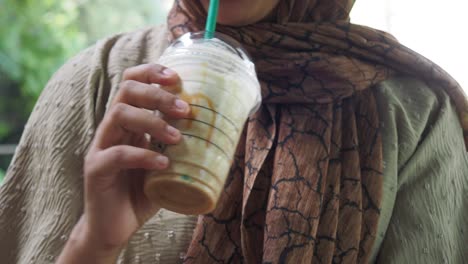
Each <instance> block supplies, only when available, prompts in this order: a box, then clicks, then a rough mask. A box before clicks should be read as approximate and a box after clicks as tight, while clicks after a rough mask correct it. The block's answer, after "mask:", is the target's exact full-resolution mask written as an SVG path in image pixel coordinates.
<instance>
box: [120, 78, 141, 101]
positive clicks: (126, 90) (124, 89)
mask: <svg viewBox="0 0 468 264" xmlns="http://www.w3.org/2000/svg"><path fill="white" fill-rule="evenodd" d="M137 84H138V82H137V81H134V80H125V81H123V82H121V83H120V89H119V93H120V96H121V97H127V96H128V95H129V94H130V93H131V92H132V90H133V88H134V87H135V86H136V85H137Z"/></svg>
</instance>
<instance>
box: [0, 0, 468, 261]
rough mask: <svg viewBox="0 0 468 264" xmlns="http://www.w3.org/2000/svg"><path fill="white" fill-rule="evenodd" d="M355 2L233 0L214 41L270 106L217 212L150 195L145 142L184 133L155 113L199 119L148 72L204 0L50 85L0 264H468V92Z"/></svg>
mask: <svg viewBox="0 0 468 264" xmlns="http://www.w3.org/2000/svg"><path fill="white" fill-rule="evenodd" d="M353 2H354V1H351V0H334V1H329V0H321V1H318V0H317V1H307V0H303V1H299V0H296V1H295V0H283V1H279V0H269V1H260V0H255V1H252V0H250V1H247V0H245V1H244V0H242V1H227V0H226V1H221V3H220V17H219V22H220V24H222V25H223V26H220V27H219V30H220V31H221V32H223V33H226V34H228V35H230V36H232V37H234V38H236V39H237V40H239V41H240V42H241V43H242V44H243V45H244V47H245V48H246V49H247V50H248V51H249V52H250V53H251V55H252V56H253V58H254V60H255V62H256V67H257V71H258V74H259V78H260V80H261V83H262V94H263V99H264V100H263V103H264V104H263V106H262V108H261V109H260V110H259V112H258V113H257V114H256V115H255V116H254V117H253V118H252V119H251V120H250V121H249V122H248V124H247V125H246V129H245V133H244V136H243V137H242V139H241V143H240V146H239V149H238V152H237V155H236V159H235V161H234V164H233V167H232V170H231V173H230V176H229V179H228V184H226V186H225V189H224V192H223V195H222V197H221V200H220V202H219V206H218V208H217V209H216V210H215V211H214V212H213V213H212V214H209V215H206V216H199V217H198V218H197V217H196V216H183V215H178V214H174V213H171V212H168V211H166V210H164V209H159V208H158V206H157V204H155V203H152V202H151V201H148V200H147V199H145V197H144V195H143V194H142V191H141V184H142V181H141V180H142V175H143V173H142V171H143V170H145V169H162V168H165V167H166V166H167V164H168V162H170V161H169V160H168V159H167V158H166V157H163V156H162V155H160V154H158V153H155V152H152V151H150V150H147V149H146V148H145V146H146V144H147V142H146V140H145V137H144V133H148V134H150V135H152V136H153V137H156V138H158V139H160V140H162V141H165V142H168V143H177V142H179V141H180V140H181V139H182V138H181V135H180V132H178V131H177V130H175V129H173V128H170V127H168V126H167V124H166V123H164V122H163V121H162V120H160V119H157V118H156V117H154V116H153V115H150V114H148V112H147V111H146V110H142V108H144V109H149V110H156V109H157V110H160V111H162V112H164V113H165V114H168V115H170V116H172V117H174V118H183V117H185V116H186V115H187V114H188V112H189V108H188V105H187V103H185V102H183V101H180V100H178V99H177V97H176V96H174V95H172V94H170V93H168V92H166V91H164V90H162V89H160V88H157V87H155V86H152V85H150V84H154V83H155V84H160V85H165V86H171V85H179V82H180V80H179V77H178V76H177V74H176V73H174V72H173V71H172V70H170V69H166V68H164V67H162V66H159V65H155V64H148V63H152V62H155V61H157V59H158V57H159V56H160V55H161V52H162V51H163V50H164V48H165V47H166V46H167V45H168V44H169V41H170V40H172V39H174V38H176V37H178V36H180V35H181V34H182V33H183V32H186V31H197V30H199V29H201V27H202V25H203V20H204V18H205V14H206V7H207V5H208V0H201V1H200V2H199V1H183V0H181V1H176V3H175V5H174V8H173V9H172V11H171V14H170V15H169V18H168V30H167V29H165V27H155V28H151V29H146V30H142V31H138V32H134V33H128V34H123V35H117V36H114V37H111V38H108V39H106V40H103V41H101V42H99V43H98V44H96V45H95V46H94V47H92V48H89V49H87V50H85V51H83V52H82V53H80V55H78V56H77V57H75V58H73V59H72V60H71V61H70V62H68V63H67V64H66V65H65V66H63V67H62V69H60V70H59V71H58V72H57V74H56V75H55V76H54V77H53V78H52V80H51V81H50V82H49V84H48V85H47V87H46V89H45V91H44V92H43V94H42V96H41V98H40V100H39V102H38V104H37V105H36V107H35V110H34V112H33V114H32V116H31V119H30V120H29V122H28V125H27V128H26V130H25V134H24V136H23V138H22V140H21V144H20V146H19V150H18V152H17V154H16V156H15V158H14V161H13V163H12V166H11V168H10V169H9V172H8V179H7V180H6V182H5V184H4V186H3V187H2V189H1V193H0V194H1V195H0V199H1V202H2V203H1V204H2V217H1V218H0V219H1V222H0V232H1V236H2V238H3V239H2V241H1V242H0V259H2V260H3V261H5V263H47V262H54V261H57V263H114V262H115V261H116V260H117V261H118V262H119V263H177V262H184V263H244V262H246V263H332V262H333V263H335V262H342V263H367V262H378V263H408V262H410V261H411V262H417V263H464V262H465V261H467V253H465V252H464V250H463V248H464V245H466V243H467V242H468V235H467V234H465V233H466V231H465V230H463V228H464V227H465V226H467V224H468V213H467V210H465V208H466V207H467V206H468V197H467V196H466V194H464V193H463V191H466V188H467V186H468V182H467V178H466V177H465V176H464V175H465V174H466V172H467V171H468V163H467V156H466V150H465V147H464V141H463V131H467V129H468V118H467V116H468V115H467V110H468V107H467V103H466V101H465V97H464V95H463V93H462V90H461V88H460V87H459V86H458V84H457V83H456V82H455V81H454V80H453V79H452V78H450V77H449V76H448V75H447V74H446V73H445V72H444V71H442V70H441V69H440V68H439V67H437V66H436V65H434V64H432V63H431V62H429V61H428V60H426V59H424V58H422V57H421V56H419V55H417V54H415V53H414V52H412V51H411V50H409V49H407V48H405V47H404V46H401V45H400V44H398V42H397V41H396V40H395V39H393V38H392V37H391V36H389V35H387V34H386V33H383V32H380V31H376V30H373V29H369V28H366V27H362V26H357V25H352V24H350V23H349V12H350V10H351V8H352V5H353ZM234 26H235V27H234ZM168 38H169V41H168ZM81 168H84V170H82V169H81ZM80 176H84V184H83V185H82V183H83V178H82V177H80ZM83 189H84V192H82V190H83ZM82 201H84V203H83V202H82ZM197 219H198V220H197ZM57 257H58V258H57Z"/></svg>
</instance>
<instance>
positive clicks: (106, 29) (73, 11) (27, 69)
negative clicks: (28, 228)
mask: <svg viewBox="0 0 468 264" xmlns="http://www.w3.org/2000/svg"><path fill="white" fill-rule="evenodd" d="M169 2H171V0H39V1H38V0H0V144H5V143H12V144H15V143H17V142H18V141H19V138H20V136H21V133H22V130H23V127H24V124H25V123H26V120H27V118H28V116H29V114H30V112H31V110H32V107H33V106H34V104H35V102H36V100H37V98H38V96H39V95H40V93H41V91H42V89H43V88H44V86H45V84H46V83H47V81H48V79H49V78H50V76H51V75H52V74H53V72H54V71H56V70H57V69H58V67H60V65H62V64H63V63H64V62H65V61H66V60H67V59H68V58H70V57H71V56H72V55H73V54H75V53H77V52H78V51H79V50H81V49H83V48H85V47H86V46H87V45H91V44H92V43H93V42H94V41H96V40H97V39H99V38H103V37H105V36H107V35H111V34H114V33H118V32H122V31H130V30H134V29H137V28H139V27H142V26H145V25H146V26H149V25H151V24H157V23H161V22H163V21H164V20H165V12H166V10H167V8H166V7H167V5H168V4H169ZM10 159H11V157H5V156H3V157H2V156H0V178H1V177H2V176H3V174H4V173H3V172H2V170H1V169H3V171H4V170H6V168H7V166H8V163H9V160H10Z"/></svg>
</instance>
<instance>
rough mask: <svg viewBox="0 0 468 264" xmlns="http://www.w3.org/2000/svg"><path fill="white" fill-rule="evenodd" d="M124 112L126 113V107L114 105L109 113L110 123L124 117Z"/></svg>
mask: <svg viewBox="0 0 468 264" xmlns="http://www.w3.org/2000/svg"><path fill="white" fill-rule="evenodd" d="M125 111H127V105H126V104H124V103H116V104H115V105H114V106H112V109H111V110H110V112H109V118H110V119H111V120H112V121H116V120H120V119H121V118H122V116H123V115H124V113H125Z"/></svg>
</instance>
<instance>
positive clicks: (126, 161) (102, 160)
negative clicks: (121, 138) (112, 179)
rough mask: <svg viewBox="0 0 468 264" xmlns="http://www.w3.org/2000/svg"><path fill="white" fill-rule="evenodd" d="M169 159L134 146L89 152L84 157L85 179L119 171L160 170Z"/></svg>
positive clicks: (120, 146) (167, 163) (166, 164)
mask: <svg viewBox="0 0 468 264" xmlns="http://www.w3.org/2000/svg"><path fill="white" fill-rule="evenodd" d="M168 165H169V159H168V158H167V157H165V156H163V155H161V154H159V153H157V152H154V151H151V150H148V149H142V148H138V147H134V146H128V145H119V146H114V147H110V148H107V149H105V150H102V151H96V152H90V154H88V156H87V157H86V168H85V175H86V177H101V176H105V175H112V174H115V173H116V172H118V171H121V170H129V169H145V170H162V169H165V168H167V166H168Z"/></svg>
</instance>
